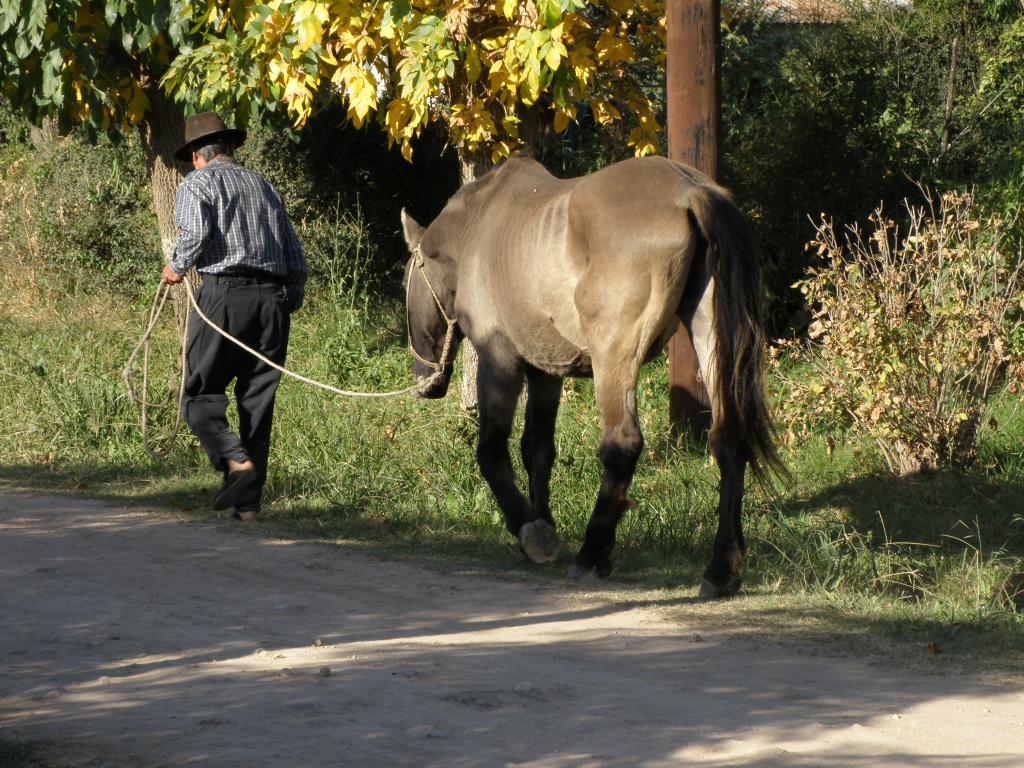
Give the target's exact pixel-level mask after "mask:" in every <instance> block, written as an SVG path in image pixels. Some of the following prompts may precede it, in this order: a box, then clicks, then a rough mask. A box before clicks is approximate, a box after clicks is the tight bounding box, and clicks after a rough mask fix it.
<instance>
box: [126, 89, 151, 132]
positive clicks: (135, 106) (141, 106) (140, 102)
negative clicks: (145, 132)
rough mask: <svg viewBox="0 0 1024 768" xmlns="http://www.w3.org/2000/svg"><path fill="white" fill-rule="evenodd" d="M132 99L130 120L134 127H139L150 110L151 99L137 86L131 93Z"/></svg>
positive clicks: (129, 112)
mask: <svg viewBox="0 0 1024 768" xmlns="http://www.w3.org/2000/svg"><path fill="white" fill-rule="evenodd" d="M130 94H131V96H130V98H129V99H128V110H127V111H128V119H129V120H130V121H131V123H132V125H138V124H139V123H140V122H142V118H143V116H144V115H145V114H146V110H147V109H149V97H148V96H146V92H145V91H144V90H142V87H141V86H139V85H138V84H136V85H135V86H134V87H133V88H132V89H131V91H130Z"/></svg>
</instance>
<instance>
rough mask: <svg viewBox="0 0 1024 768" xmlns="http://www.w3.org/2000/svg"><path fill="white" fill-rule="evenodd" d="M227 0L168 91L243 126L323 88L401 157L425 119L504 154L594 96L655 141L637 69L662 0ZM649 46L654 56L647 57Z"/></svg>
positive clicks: (657, 32)
mask: <svg viewBox="0 0 1024 768" xmlns="http://www.w3.org/2000/svg"><path fill="white" fill-rule="evenodd" d="M593 5H594V7H588V6H587V5H586V4H585V2H584V0H493V1H491V0H484V1H483V2H481V0H447V1H446V2H441V1H440V0H382V1H381V2H376V3H359V2H351V1H350V0H334V1H332V2H318V1H317V0H270V2H267V3H258V2H244V1H242V0H232V1H231V2H229V3H224V2H220V3H213V2H211V3H210V5H209V7H208V10H207V12H206V14H205V15H204V16H203V17H202V19H201V26H202V29H203V32H204V34H205V36H206V38H205V42H204V44H203V45H201V46H199V47H197V48H195V49H193V50H191V51H189V52H187V54H186V55H184V56H181V57H179V58H178V59H177V60H176V61H175V62H173V63H172V65H171V67H170V69H169V71H168V73H167V75H166V77H165V78H164V83H165V86H166V87H167V90H168V92H169V93H171V94H173V95H174V96H175V98H176V99H178V100H179V101H182V102H185V103H191V104H197V105H202V106H211V107H218V108H228V109H231V110H233V111H234V112H235V113H236V116H237V117H238V118H239V119H240V120H242V121H243V122H244V121H246V120H248V119H250V118H251V117H252V116H253V115H256V114H261V113H264V112H279V111H281V110H283V111H284V112H285V113H286V114H287V116H288V118H289V120H290V121H291V123H292V124H293V125H294V126H295V127H297V128H298V127H301V126H303V125H304V124H305V122H306V121H307V120H308V119H309V117H310V115H311V114H312V111H313V109H314V106H315V104H316V97H317V95H318V93H320V92H321V91H322V90H323V89H328V90H329V91H331V92H333V93H336V94H337V95H338V96H339V97H340V98H341V99H342V100H343V102H344V103H345V105H346V108H347V112H348V117H349V119H350V120H351V121H352V122H353V123H354V124H355V125H357V126H361V125H363V124H364V123H366V122H367V121H368V120H371V119H376V120H378V121H379V122H380V123H381V124H382V125H383V127H384V129H385V131H386V133H387V135H388V137H389V140H390V141H391V142H392V143H394V144H398V145H399V146H400V147H401V150H402V153H403V154H404V155H405V156H406V157H407V158H410V157H411V154H412V144H411V141H412V139H413V138H414V137H416V136H417V135H419V133H420V132H421V131H422V130H423V128H424V127H425V126H426V125H427V124H429V123H430V122H431V121H434V120H440V121H442V122H443V123H444V124H445V125H446V126H447V128H448V131H449V138H450V141H451V143H452V144H453V145H455V146H457V147H459V148H460V149H466V150H469V151H470V152H478V151H486V150H489V151H490V153H491V156H492V159H493V160H497V159H500V158H501V157H507V156H508V155H510V154H511V153H513V152H514V151H515V150H516V148H517V147H519V146H520V145H521V144H522V143H523V142H524V140H528V137H527V136H525V135H524V128H523V119H524V114H525V112H526V111H528V110H529V109H531V108H536V107H538V106H540V107H546V108H549V109H550V110H551V112H552V114H553V123H554V128H555V130H556V131H564V130H565V128H566V127H567V126H568V125H569V123H570V122H571V121H573V120H575V119H576V117H577V114H578V109H579V106H580V105H581V104H584V103H586V104H589V106H590V109H591V110H592V111H593V115H594V117H595V118H596V119H597V121H598V122H599V123H604V124H609V123H613V122H616V121H620V120H623V119H625V118H626V117H627V116H628V117H629V118H630V119H632V120H633V121H634V127H633V129H632V131H631V132H630V134H629V138H628V141H629V144H630V146H631V147H633V149H634V151H635V152H636V153H637V154H647V153H650V152H653V151H654V150H655V148H656V141H657V134H658V132H659V131H660V126H659V125H658V122H657V120H656V119H655V107H654V104H653V102H652V100H651V99H650V98H649V97H648V96H647V95H646V94H645V92H644V90H643V88H642V87H641V85H640V83H639V82H638V79H637V77H636V75H635V71H634V68H633V65H634V63H635V62H636V61H637V59H638V58H641V57H642V56H646V55H649V54H650V53H651V52H652V51H654V52H657V51H660V49H661V42H660V41H661V40H662V38H663V33H662V26H661V25H662V13H661V8H660V2H659V0H640V2H627V0H604V2H600V3H595V4H593ZM655 55H657V54H655Z"/></svg>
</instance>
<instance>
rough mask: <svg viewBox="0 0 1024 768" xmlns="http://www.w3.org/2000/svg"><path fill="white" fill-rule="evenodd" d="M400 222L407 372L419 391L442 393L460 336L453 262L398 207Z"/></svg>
mask: <svg viewBox="0 0 1024 768" xmlns="http://www.w3.org/2000/svg"><path fill="white" fill-rule="evenodd" d="M402 228H403V229H404V231H405V242H406V244H407V245H408V246H409V253H410V254H411V255H410V257H409V261H408V263H407V264H406V265H405V309H406V317H407V319H408V325H409V349H410V351H411V352H412V357H413V362H412V373H413V378H414V379H415V380H416V383H417V384H420V385H421V386H422V388H421V389H420V390H419V392H418V394H419V395H420V396H421V397H428V398H438V397H444V396H445V395H446V394H447V393H448V383H449V381H450V380H451V376H452V363H453V361H454V359H455V353H456V351H457V350H458V343H459V339H460V338H461V336H460V334H459V331H458V327H457V326H456V325H455V280H454V274H455V270H454V264H453V263H452V262H451V260H450V259H449V258H447V257H445V256H444V255H443V254H441V253H440V251H439V249H438V247H437V244H436V243H435V242H434V240H436V238H432V237H431V233H430V228H429V227H428V228H426V229H424V228H423V227H421V226H420V225H419V224H417V223H416V222H415V221H414V220H413V218H412V217H411V216H409V214H407V213H406V212H405V211H404V210H403V211H402Z"/></svg>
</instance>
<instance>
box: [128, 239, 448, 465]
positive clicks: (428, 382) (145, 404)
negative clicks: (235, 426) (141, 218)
mask: <svg viewBox="0 0 1024 768" xmlns="http://www.w3.org/2000/svg"><path fill="white" fill-rule="evenodd" d="M418 251H419V249H418V248H417V261H416V262H415V266H416V268H417V269H418V270H419V273H420V274H421V275H422V276H423V280H424V282H426V284H427V287H428V288H429V289H430V294H431V295H432V296H433V297H434V301H435V302H437V307H438V309H439V310H440V311H441V316H442V317H443V318H444V320H445V322H446V323H447V325H448V327H447V329H446V331H445V336H444V345H443V346H442V348H441V359H440V361H439V362H436V363H434V362H430V361H429V360H424V359H423V358H422V357H421V356H420V355H419V354H418V353H417V352H416V350H415V349H413V346H412V336H411V335H410V336H409V350H410V351H411V352H412V354H413V355H414V356H415V357H416V359H417V360H419V361H420V362H421V363H424V364H425V365H427V366H429V367H431V368H433V369H434V373H433V374H431V375H430V376H429V377H427V378H426V379H424V380H423V381H421V382H419V383H418V384H413V385H412V386H409V387H405V388H404V389H395V390H392V391H390V392H357V391H354V390H349V389H340V388H338V387H334V386H332V385H330V384H325V383H323V382H320V381H316V380H315V379H311V378H309V377H307V376H303V375H301V374H298V373H295V372H294V371H290V370H288V369H287V368H285V367H284V366H282V365H278V364H277V363H275V362H274V361H273V360H271V359H269V358H268V357H266V356H265V355H262V354H260V353H259V352H257V351H256V350H255V349H253V348H252V347H250V346H248V345H246V344H245V343H244V342H242V341H240V340H239V339H236V338H235V337H234V336H232V335H231V334H230V333H228V332H227V331H225V330H224V329H223V328H221V327H220V326H219V325H217V324H216V323H214V322H213V321H212V320H211V319H210V318H209V317H207V316H206V315H205V314H204V313H203V311H202V310H201V309H200V308H199V304H198V302H197V301H196V297H195V292H194V291H193V288H192V283H191V281H190V280H189V279H188V278H187V277H186V278H185V280H183V281H182V283H181V284H182V285H183V286H184V287H185V293H186V294H187V295H188V300H189V304H190V305H191V306H192V309H194V310H195V312H196V314H197V315H198V316H199V317H200V318H201V319H202V320H203V322H205V323H206V324H207V325H209V326H210V327H211V328H212V329H213V330H215V331H216V332H217V333H219V334H220V335H221V336H223V337H224V338H226V339H227V340H228V341H230V342H232V343H233V344H236V345H237V346H239V347H241V348H242V349H244V350H245V351H246V352H248V353H249V354H251V355H253V356H254V357H256V358H257V359H259V360H261V361H262V362H264V363H266V364H267V365H269V366H270V367H271V368H274V369H275V370H277V371H280V372H281V373H282V374H284V375H285V376H291V377H292V378H294V379H298V380H299V381H301V382H304V383H306V384H309V385H311V386H314V387H319V388H320V389H324V390H326V391H328V392H333V393H334V394H336V395H341V396H342V397H355V398H385V397H399V396H401V395H414V394H416V393H418V392H423V391H426V390H428V389H430V388H431V387H433V386H434V384H436V383H437V381H438V380H439V379H440V378H441V377H442V376H443V375H444V369H445V368H446V367H447V366H448V365H450V364H451V362H452V360H451V358H452V356H453V354H454V341H455V330H456V327H457V325H458V321H457V320H454V319H453V318H451V317H449V316H448V313H447V312H445V310H444V306H443V305H442V304H441V300H440V298H439V297H438V295H437V292H436V291H434V287H433V286H432V285H431V284H430V280H428V279H427V275H426V272H425V271H424V270H423V258H422V256H419V254H418ZM410 282H411V280H410ZM170 287H171V286H170V285H169V284H168V283H166V282H164V281H163V280H161V281H160V285H158V286H157V291H156V296H155V298H154V300H153V306H152V308H151V309H150V313H149V323H148V325H147V326H146V330H145V332H144V333H143V334H142V338H141V339H140V340H139V343H138V344H136V345H135V349H133V350H132V353H131V355H130V356H129V357H128V361H127V362H126V363H125V367H124V371H123V372H122V374H121V376H122V378H123V379H124V382H125V385H126V387H127V389H128V395H129V397H131V398H132V400H134V401H135V402H136V403H138V404H139V406H140V408H141V412H142V415H141V419H142V440H143V446H144V447H145V449H146V452H147V453H149V454H150V455H151V456H153V457H154V458H162V456H163V455H166V453H167V452H169V451H170V449H171V448H173V446H174V441H175V439H176V437H177V434H178V428H179V425H180V423H181V401H182V399H183V398H184V394H185V376H184V370H185V344H186V334H185V333H184V331H183V330H182V333H181V337H182V343H181V370H182V372H183V373H182V376H181V385H180V387H179V391H178V409H177V410H178V416H177V419H176V421H175V426H174V431H173V433H172V435H171V439H170V442H169V444H168V447H167V448H166V449H165V450H164V452H163V453H162V454H161V453H160V452H157V451H156V450H154V449H152V448H151V447H150V444H149V428H148V408H151V407H157V404H155V403H150V402H149V401H148V400H147V397H148V386H149V348H150V338H151V336H152V335H153V329H154V328H156V323H157V320H158V319H159V316H160V311H161V310H162V309H163V306H164V304H166V303H167V296H168V295H169V292H170ZM406 292H407V295H408V286H406ZM406 322H407V323H408V318H407V319H406ZM140 351H143V352H144V354H143V373H142V382H143V383H142V393H141V394H140V393H138V392H137V391H136V390H135V387H134V385H133V383H132V378H133V372H134V370H135V359H136V358H137V357H138V355H139V352H140Z"/></svg>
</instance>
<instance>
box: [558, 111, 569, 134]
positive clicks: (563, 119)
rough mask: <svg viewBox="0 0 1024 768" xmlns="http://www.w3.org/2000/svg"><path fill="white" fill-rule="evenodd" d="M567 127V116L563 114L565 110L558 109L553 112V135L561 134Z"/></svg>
mask: <svg viewBox="0 0 1024 768" xmlns="http://www.w3.org/2000/svg"><path fill="white" fill-rule="evenodd" d="M568 127H569V116H568V115H567V114H565V110H563V109H560V110H558V111H557V112H555V133H561V132H562V131H564V130H565V129H566V128H568Z"/></svg>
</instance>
